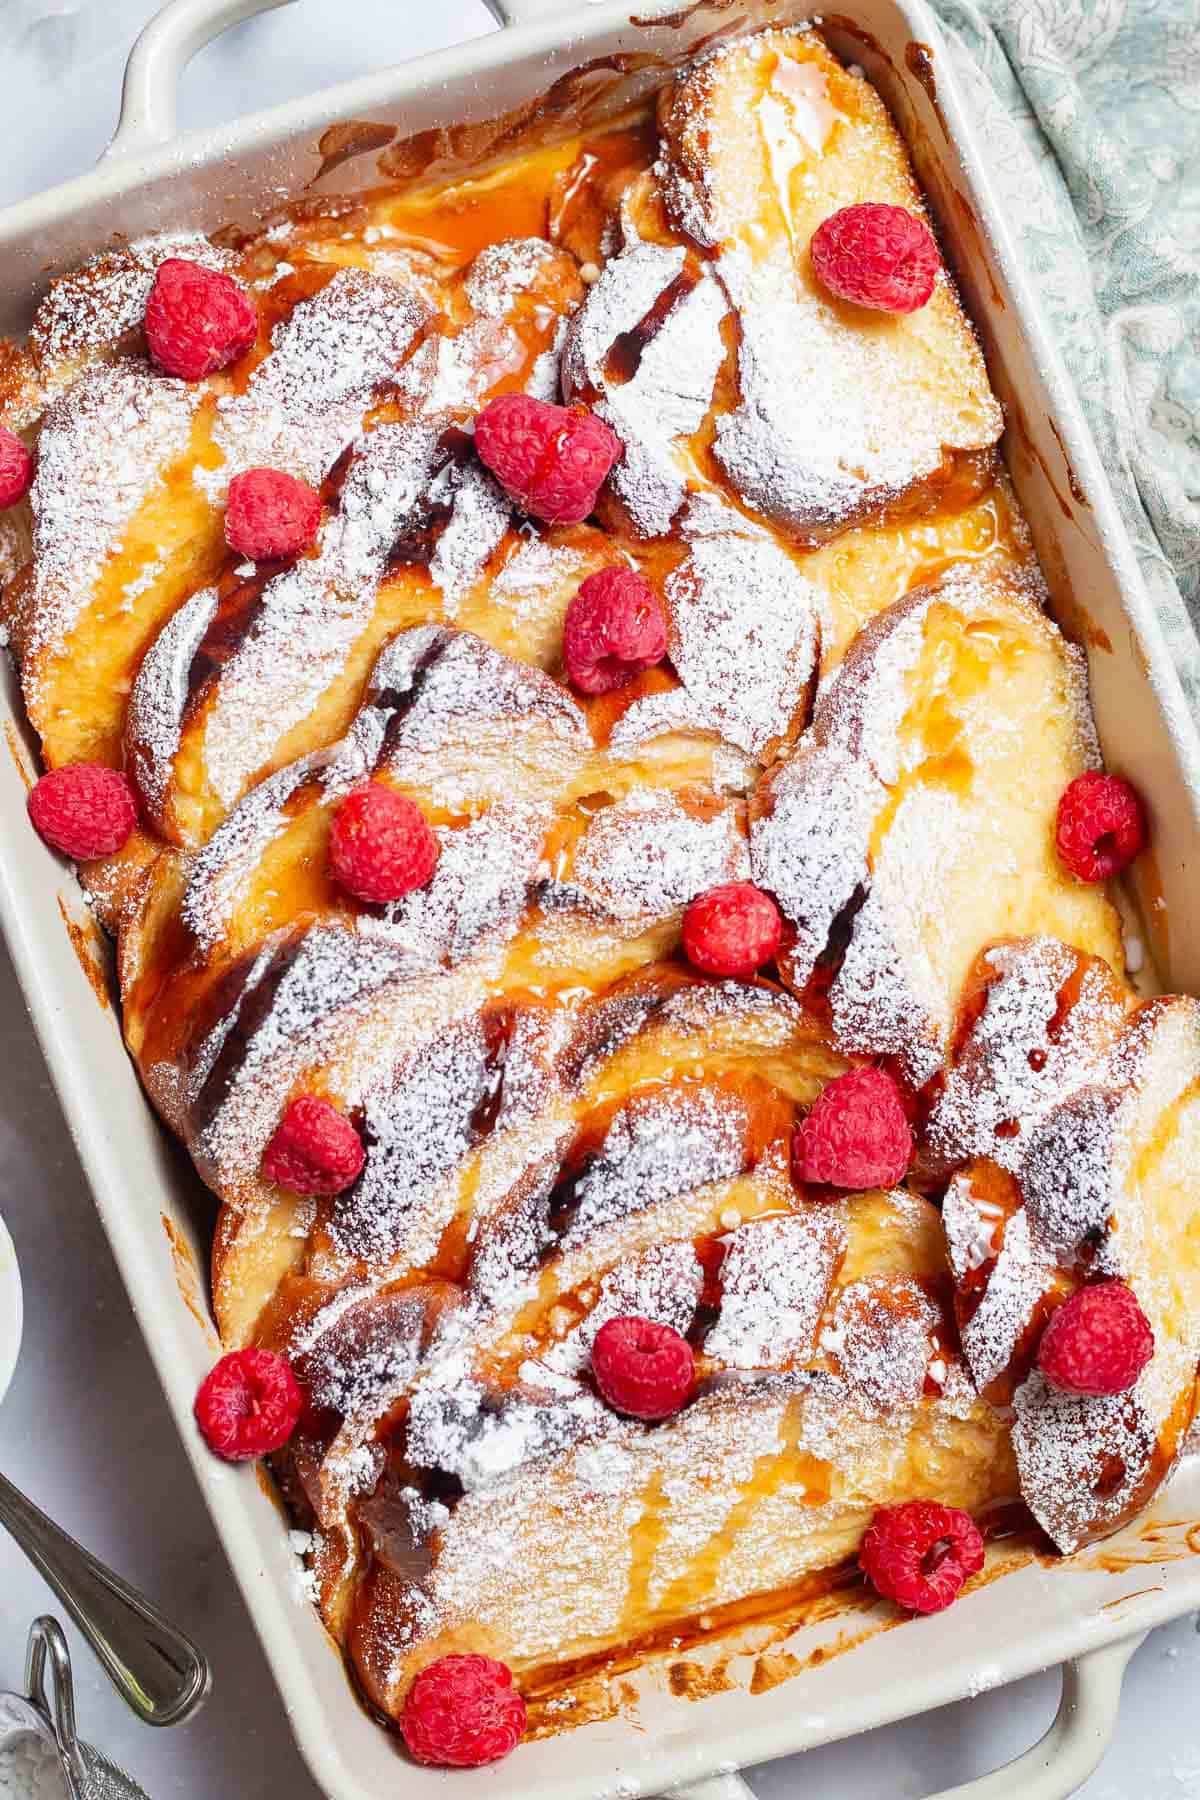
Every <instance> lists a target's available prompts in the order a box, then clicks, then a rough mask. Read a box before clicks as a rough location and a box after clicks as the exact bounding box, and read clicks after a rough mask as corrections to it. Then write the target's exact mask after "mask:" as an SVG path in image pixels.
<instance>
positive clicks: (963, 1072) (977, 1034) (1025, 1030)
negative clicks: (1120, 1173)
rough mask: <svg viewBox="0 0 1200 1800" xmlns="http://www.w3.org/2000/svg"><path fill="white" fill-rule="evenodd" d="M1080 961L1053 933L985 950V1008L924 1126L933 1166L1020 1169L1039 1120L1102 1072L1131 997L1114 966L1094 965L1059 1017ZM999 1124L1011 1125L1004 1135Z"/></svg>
mask: <svg viewBox="0 0 1200 1800" xmlns="http://www.w3.org/2000/svg"><path fill="white" fill-rule="evenodd" d="M1079 960H1080V959H1079V956H1078V953H1077V952H1075V951H1073V950H1071V949H1069V948H1068V946H1067V945H1065V944H1060V943H1058V942H1057V941H1056V940H1055V939H1053V938H1035V939H1031V940H1026V941H1024V942H1022V943H1019V944H1004V945H1000V946H998V947H997V948H995V949H993V950H989V951H988V952H987V956H986V961H987V963H988V964H989V966H990V968H991V969H992V970H993V971H994V979H993V980H992V982H991V984H990V986H989V987H988V990H987V1000H986V1004H985V1007H984V1010H983V1013H982V1014H981V1016H980V1018H979V1019H978V1021H977V1022H976V1024H975V1026H974V1028H973V1030H972V1032H971V1034H970V1037H969V1039H968V1040H967V1043H966V1044H965V1045H964V1046H963V1049H962V1050H961V1051H960V1053H959V1055H958V1056H957V1058H956V1059H955V1064H954V1067H953V1069H951V1070H950V1071H949V1073H948V1074H947V1077H946V1081H945V1085H944V1087H943V1089H942V1092H941V1093H940V1094H939V1096H938V1098H937V1100H936V1102H935V1104H934V1106H933V1108H932V1110H931V1112H930V1116H929V1120H928V1124H927V1127H926V1133H925V1141H926V1148H927V1152H928V1155H929V1157H930V1160H931V1162H932V1163H934V1164H936V1165H937V1166H939V1167H951V1166H953V1165H955V1164H957V1163H960V1162H965V1161H967V1160H968V1159H969V1158H971V1157H973V1156H990V1157H992V1158H993V1160H994V1161H996V1162H998V1163H999V1164H1000V1165H1001V1167H1002V1168H1005V1169H1009V1170H1013V1171H1015V1170H1016V1169H1017V1168H1018V1167H1019V1166H1020V1164H1021V1162H1022V1160H1023V1159H1024V1156H1025V1152H1026V1148H1027V1144H1028V1138H1029V1134H1030V1132H1031V1131H1032V1129H1033V1127H1034V1126H1035V1125H1036V1124H1037V1123H1038V1121H1039V1120H1040V1119H1042V1118H1044V1117H1045V1115H1046V1113H1047V1112H1048V1111H1049V1110H1050V1108H1051V1107H1052V1106H1054V1105H1055V1104H1056V1103H1057V1102H1058V1101H1059V1100H1061V1099H1062V1098H1063V1096H1064V1094H1065V1093H1067V1092H1068V1091H1069V1090H1070V1089H1072V1088H1075V1087H1081V1086H1083V1085H1084V1084H1085V1083H1086V1082H1088V1081H1089V1080H1091V1079H1093V1078H1094V1077H1095V1076H1096V1075H1097V1074H1098V1073H1099V1072H1100V1070H1101V1068H1102V1066H1103V1064H1104V1061H1105V1059H1106V1056H1107V1053H1108V1051H1109V1048H1110V1047H1111V1044H1112V1041H1113V1038H1114V1036H1115V1035H1116V1032H1117V1031H1118V1030H1119V1028H1120V1025H1121V1021H1122V1019H1123V1017H1124V1014H1125V1005H1126V998H1125V995H1124V992H1123V990H1121V989H1119V988H1118V987H1117V985H1116V983H1115V982H1114V981H1113V979H1112V977H1111V976H1110V975H1109V974H1108V971H1107V970H1106V969H1104V968H1102V967H1101V966H1100V965H1097V964H1093V965H1091V966H1089V967H1086V968H1085V969H1084V971H1083V975H1082V980H1081V982H1080V985H1079V991H1078V995H1077V997H1076V998H1075V1000H1074V1002H1073V1004H1072V1005H1071V1006H1070V1008H1069V1010H1068V1011H1067V1012H1066V1016H1065V1018H1063V1019H1061V1020H1059V1018H1058V1012H1059V995H1060V993H1061V991H1062V989H1063V987H1064V986H1065V984H1066V983H1067V981H1068V979H1069V978H1070V977H1071V976H1072V975H1073V974H1074V973H1075V971H1076V969H1077V967H1078V966H1079ZM1051 1026H1055V1027H1056V1029H1055V1030H1054V1032H1053V1034H1051V1030H1050V1028H1051ZM1014 1124H1015V1125H1016V1126H1017V1129H1016V1130H1015V1131H1014V1130H1013V1129H1012V1127H1013V1125H1014ZM997 1126H1003V1127H1004V1128H1005V1129H1004V1130H1003V1131H1002V1132H997Z"/></svg>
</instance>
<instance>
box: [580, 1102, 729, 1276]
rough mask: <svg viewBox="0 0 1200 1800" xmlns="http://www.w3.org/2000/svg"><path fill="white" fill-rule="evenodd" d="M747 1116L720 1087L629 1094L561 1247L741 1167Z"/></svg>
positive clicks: (583, 1180) (582, 1188)
mask: <svg viewBox="0 0 1200 1800" xmlns="http://www.w3.org/2000/svg"><path fill="white" fill-rule="evenodd" d="M746 1123H747V1120H746V1109H745V1103H744V1102H743V1101H742V1100H740V1099H738V1098H737V1097H736V1096H734V1095H729V1094H724V1093H722V1092H721V1091H720V1090H719V1089H708V1088H701V1087H690V1086H689V1087H675V1088H667V1089H664V1090H663V1091H662V1092H661V1093H650V1094H647V1095H645V1096H644V1097H642V1098H640V1099H635V1100H632V1101H630V1103H629V1105H628V1106H627V1107H625V1108H623V1109H622V1111H620V1112H619V1113H617V1114H616V1116H615V1117H614V1119H613V1121H612V1124H611V1125H610V1126H609V1128H608V1133H607V1136H606V1137H605V1139H604V1143H603V1144H602V1146H601V1148H600V1152H599V1155H598V1156H597V1158H596V1160H595V1162H593V1163H592V1165H591V1166H590V1168H589V1169H588V1170H587V1172H586V1174H585V1175H584V1176H583V1177H582V1178H581V1180H580V1181H579V1183H578V1187H577V1197H578V1201H579V1207H578V1211H577V1212H576V1214H575V1217H574V1219H573V1220H572V1222H571V1225H570V1227H569V1229H568V1231H567V1232H566V1234H565V1235H564V1237H563V1240H562V1244H563V1249H564V1250H570V1249H572V1248H573V1247H574V1246H575V1245H577V1244H581V1243H584V1242H585V1241H586V1239H587V1238H588V1236H589V1235H590V1234H591V1233H592V1232H594V1231H597V1230H599V1229H601V1228H602V1227H604V1226H608V1225H611V1224H612V1223H613V1222H614V1221H615V1220H617V1219H624V1218H628V1217H629V1216H630V1214H632V1213H636V1212H643V1211H645V1210H646V1209H647V1208H648V1207H651V1206H655V1205H658V1204H659V1203H660V1202H662V1201H664V1200H670V1199H672V1198H673V1197H674V1196H675V1195H676V1194H682V1193H686V1192H688V1191H689V1190H691V1189H693V1188H698V1187H702V1186H704V1185H705V1184H706V1183H708V1182H710V1181H720V1180H722V1179H723V1178H725V1177H727V1176H730V1175H740V1174H741V1171H742V1168H743V1165H744V1162H745V1147H744V1146H745V1131H746Z"/></svg>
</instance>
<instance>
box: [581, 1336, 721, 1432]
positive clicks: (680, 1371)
mask: <svg viewBox="0 0 1200 1800" xmlns="http://www.w3.org/2000/svg"><path fill="white" fill-rule="evenodd" d="M695 1373H696V1359H695V1357H694V1356H693V1354H692V1346H691V1345H690V1344H689V1343H688V1341H687V1339H686V1338H685V1337H680V1335H679V1333H678V1332H677V1331H672V1329H671V1327H670V1326H669V1325H656V1324H655V1323H654V1321H653V1320H652V1319H637V1318H624V1319H609V1320H608V1322H607V1323H606V1324H604V1325H602V1326H601V1327H600V1329H599V1331H598V1332H597V1333H596V1341H595V1343H594V1344H593V1345H592V1374H593V1375H594V1376H595V1378H596V1386H597V1387H598V1388H599V1389H600V1393H601V1395H602V1397H603V1398H604V1399H605V1400H607V1402H608V1404H609V1405H610V1406H611V1407H612V1409H613V1411H614V1412H620V1413H628V1414H629V1416H630V1418H633V1419H647V1420H653V1419H669V1418H670V1417H671V1414H672V1413H677V1412H678V1411H679V1409H680V1407H681V1406H682V1405H683V1403H684V1401H685V1400H686V1399H687V1397H688V1395H689V1394H690V1393H691V1391H692V1381H693V1379H694V1378H695Z"/></svg>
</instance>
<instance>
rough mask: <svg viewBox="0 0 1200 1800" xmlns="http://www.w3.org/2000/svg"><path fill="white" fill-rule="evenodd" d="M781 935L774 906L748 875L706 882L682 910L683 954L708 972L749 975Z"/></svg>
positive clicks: (772, 951) (771, 952)
mask: <svg viewBox="0 0 1200 1800" xmlns="http://www.w3.org/2000/svg"><path fill="white" fill-rule="evenodd" d="M782 936H783V920H782V919H781V918H780V916H779V908H778V907H777V906H776V904H775V902H774V901H773V900H772V898H771V896H770V894H764V893H763V891H762V889H761V888H756V887H755V885H754V883H753V882H752V881H729V882H726V884H725V886H724V887H715V888H709V890H708V892H707V894H697V896H696V898H695V899H694V900H693V901H692V902H691V904H690V905H689V907H688V909H687V911H686V912H685V913H684V915H683V949H684V954H685V956H686V957H687V959H688V961H689V962H690V963H695V965H696V967H697V968H698V969H704V970H705V971H706V972H707V973H708V974H709V975H739V976H743V977H745V976H748V975H753V973H754V971H755V970H756V969H761V968H762V966H763V964H764V963H765V962H770V960H771V958H772V957H773V956H774V954H775V952H776V951H777V950H778V948H779V940H780V939H781V938H782Z"/></svg>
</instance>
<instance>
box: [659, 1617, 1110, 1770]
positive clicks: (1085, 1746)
mask: <svg viewBox="0 0 1200 1800" xmlns="http://www.w3.org/2000/svg"><path fill="white" fill-rule="evenodd" d="M1145 1636H1146V1633H1145V1632H1144V1631H1141V1632H1138V1634H1137V1635H1136V1636H1135V1637H1129V1638H1122V1639H1121V1641H1120V1642H1119V1643H1116V1644H1109V1645H1108V1646H1107V1647H1106V1648H1105V1649H1103V1650H1093V1651H1091V1652H1090V1653H1089V1654H1088V1655H1087V1656H1080V1657H1077V1658H1075V1659H1074V1660H1073V1661H1071V1662H1068V1663H1064V1664H1063V1684H1062V1698H1061V1699H1060V1700H1059V1703H1058V1711H1057V1713H1056V1714H1055V1716H1054V1722H1053V1724H1052V1725H1051V1726H1050V1729H1049V1731H1047V1733H1046V1735H1045V1736H1044V1737H1043V1738H1041V1739H1040V1740H1039V1742H1038V1743H1036V1744H1035V1745H1034V1746H1033V1748H1032V1750H1027V1751H1026V1752H1025V1754H1024V1755H1023V1756H1018V1758H1017V1759H1016V1761H1015V1762H1010V1763H1006V1764H1005V1766H1004V1767H1003V1768H1002V1769H994V1770H993V1771H992V1773H991V1774H990V1775H980V1776H979V1777H978V1779H977V1780H975V1781H967V1782H964V1783H963V1784H962V1785H961V1786H960V1787H953V1788H946V1789H944V1790H943V1792H942V1793H940V1794H935V1795H933V1796H931V1800H1067V1797H1068V1795H1070V1794H1073V1793H1075V1792H1076V1791H1077V1789H1078V1788H1080V1787H1081V1786H1082V1785H1083V1783H1084V1782H1085V1781H1086V1780H1087V1778H1088V1776H1089V1775H1090V1774H1091V1773H1092V1770H1093V1769H1095V1768H1096V1767H1097V1765H1098V1764H1099V1762H1100V1759H1101V1757H1102V1756H1103V1755H1104V1753H1105V1751H1106V1750H1107V1749H1108V1746H1109V1745H1110V1744H1111V1742H1112V1739H1113V1733H1114V1731H1115V1730H1116V1726H1117V1715H1118V1714H1119V1712H1120V1710H1121V1682H1122V1679H1123V1677H1124V1674H1125V1668H1126V1665H1127V1663H1128V1662H1129V1659H1130V1657H1131V1656H1132V1655H1133V1653H1134V1651H1135V1650H1136V1649H1137V1647H1138V1645H1139V1644H1140V1643H1141V1642H1142V1641H1143V1639H1144V1638H1145ZM668 1800H754V1795H753V1794H752V1792H751V1790H750V1789H749V1788H748V1787H747V1785H746V1783H745V1782H744V1781H743V1780H742V1778H741V1776H740V1775H718V1776H715V1777H714V1778H713V1780H711V1781H697V1782H694V1783H693V1784H692V1785H691V1786H690V1787H682V1788H675V1789H673V1790H672V1793H671V1795H670V1796H669V1797H668Z"/></svg>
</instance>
